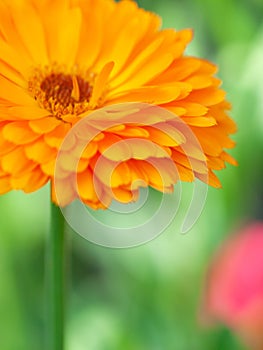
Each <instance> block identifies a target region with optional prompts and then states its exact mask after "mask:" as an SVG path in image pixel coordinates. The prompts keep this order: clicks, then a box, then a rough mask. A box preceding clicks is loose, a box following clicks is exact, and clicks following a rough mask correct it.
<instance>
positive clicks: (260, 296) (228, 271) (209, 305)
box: [204, 222, 263, 350]
mask: <svg viewBox="0 0 263 350" xmlns="http://www.w3.org/2000/svg"><path fill="white" fill-rule="evenodd" d="M208 277H209V278H208V281H207V286H206V294H205V301H204V302H205V311H206V313H207V315H208V316H209V317H210V318H211V317H212V318H213V319H214V320H217V321H220V322H222V323H224V324H226V325H227V326H228V327H230V328H231V329H232V330H234V331H235V332H236V333H237V334H238V335H239V336H240V337H241V338H242V339H243V340H244V341H245V343H246V344H247V345H248V346H249V348H250V349H253V350H254V349H257V350H259V349H260V350H262V349H263V222H256V223H253V224H250V225H249V226H247V227H246V228H244V229H243V230H241V232H239V233H238V234H237V235H235V236H232V237H230V238H229V239H228V240H227V241H226V242H225V243H224V244H223V246H222V247H221V248H220V249H219V250H218V252H217V254H216V256H215V257H214V260H213V262H212V265H211V267H210V271H209V276H208Z"/></svg>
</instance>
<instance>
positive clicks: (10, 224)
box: [0, 0, 263, 350]
mask: <svg viewBox="0 0 263 350" xmlns="http://www.w3.org/2000/svg"><path fill="white" fill-rule="evenodd" d="M138 3H139V5H141V6H142V7H144V8H145V9H148V10H153V11H155V12H157V13H158V14H160V15H161V16H162V17H163V25H164V27H175V28H177V29H181V28H185V27H191V28H193V29H194V33H195V37H194V40H193V42H192V43H191V44H190V47H189V49H188V54H191V55H197V56H200V57H204V58H207V59H211V60H212V61H213V62H215V63H216V64H218V65H219V67H220V70H219V73H218V76H219V77H220V78H222V80H223V81H224V85H223V87H224V89H225V90H227V92H228V100H230V101H231V102H232V104H233V111H232V117H233V118H234V119H235V120H236V122H237V124H238V128H239V132H238V134H237V135H235V136H234V139H235V140H236V141H237V147H236V149H235V150H234V151H233V152H232V155H234V156H235V157H236V158H237V159H238V162H239V167H236V168H235V167H231V166H229V167H227V169H226V170H224V171H223V172H222V173H220V174H219V177H220V179H221V181H222V183H223V190H215V189H212V188H211V189H209V194H208V199H207V202H206V206H205V209H204V211H203V213H202V216H201V217H200V219H199V220H198V222H197V224H196V225H195V226H194V228H193V229H192V230H191V231H190V232H189V233H188V234H186V235H181V234H180V233H178V232H179V229H178V228H179V225H180V222H179V221H180V220H178V217H179V218H180V212H179V215H178V217H177V219H176V220H174V222H173V223H172V224H171V225H170V227H169V228H168V229H167V230H166V231H165V232H164V233H163V234H162V235H161V236H159V237H158V238H156V239H155V240H154V241H152V242H150V243H148V244H146V245H144V246H141V247H138V248H132V249H124V250H117V249H107V248H102V247H99V246H95V245H93V244H92V243H89V242H88V241H86V240H84V239H83V238H81V237H80V236H79V235H77V234H74V233H73V232H69V233H68V247H69V249H68V250H69V251H70V253H69V262H68V264H69V266H70V265H71V267H69V283H68V295H67V307H68V310H67V313H68V315H67V316H68V317H67V350H86V349H89V350H122V349H126V350H145V349H151V350H222V349H224V350H242V349H244V348H243V347H242V345H241V344H240V343H239V341H238V339H236V338H235V336H234V335H232V334H231V332H230V331H228V330H227V329H226V328H224V327H223V326H217V327H214V328H212V327H210V328H207V327H204V325H203V324H202V323H203V322H202V321H201V320H200V319H201V317H200V304H201V299H202V288H203V285H204V281H205V276H206V269H207V266H208V263H209V260H210V259H211V257H212V255H213V252H214V250H215V249H216V247H217V246H218V245H219V244H220V242H222V241H223V239H224V237H225V236H226V235H227V234H229V232H231V231H233V230H235V228H237V227H238V226H239V225H240V224H241V223H243V222H246V221H248V220H251V219H253V218H260V217H261V216H262V211H261V209H262V204H263V203H262V202H263V200H262V198H263V186H262V174H263V161H262V150H263V137H262V135H263V115H262V114H263V103H262V96H261V94H262V91H263V69H262V62H263V50H262V48H263V22H262V13H263V2H262V1H261V0H250V1H248V0H246V1H244V0H243V1H242V0H184V1H182V0H181V1H180V0H162V1H157V0H141V1H138ZM188 186H189V185H184V187H183V190H184V191H185V193H188V192H189V193H190V191H189V188H188ZM186 202H187V201H186ZM186 205H187V203H185V204H184V202H183V203H182V208H181V207H180V211H182V212H183V211H184V206H186ZM0 209H1V212H0V217H1V226H0V231H1V232H0V285H1V287H0V349H2V350H24V349H25V350H31V349H32V350H35V349H38V350H41V349H44V335H45V318H46V306H45V263H44V259H45V246H46V238H47V230H48V219H49V193H48V188H44V189H42V190H40V191H38V192H37V193H34V194H31V195H24V194H23V193H18V192H12V193H9V194H7V195H5V196H1V198H0Z"/></svg>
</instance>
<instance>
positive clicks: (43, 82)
mask: <svg viewBox="0 0 263 350" xmlns="http://www.w3.org/2000/svg"><path fill="white" fill-rule="evenodd" d="M93 80H94V78H93V79H92V76H91V75H90V76H83V75H81V74H79V73H77V74H76V72H74V73H72V74H69V73H62V72H60V71H44V72H43V71H42V70H39V69H37V70H36V71H35V72H34V75H33V77H32V78H31V79H30V80H29V84H28V89H29V92H30V93H31V94H32V95H33V97H34V98H35V99H36V100H37V101H38V103H39V105H40V107H42V108H44V109H46V110H48V111H49V112H51V113H52V114H53V115H54V116H55V117H57V118H60V119H62V118H63V116H64V115H68V114H73V115H79V114H81V113H84V112H85V111H87V110H88V109H89V100H90V97H91V94H92V85H93V84H92V83H93Z"/></svg>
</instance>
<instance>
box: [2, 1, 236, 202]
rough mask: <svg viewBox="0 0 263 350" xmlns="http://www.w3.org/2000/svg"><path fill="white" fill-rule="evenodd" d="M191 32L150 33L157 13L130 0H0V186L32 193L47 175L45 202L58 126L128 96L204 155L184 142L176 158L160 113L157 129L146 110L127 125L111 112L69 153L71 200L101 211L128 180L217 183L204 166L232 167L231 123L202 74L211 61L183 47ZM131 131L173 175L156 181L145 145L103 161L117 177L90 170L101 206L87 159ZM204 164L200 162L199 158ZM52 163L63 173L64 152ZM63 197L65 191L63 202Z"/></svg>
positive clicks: (176, 141) (126, 192)
mask: <svg viewBox="0 0 263 350" xmlns="http://www.w3.org/2000/svg"><path fill="white" fill-rule="evenodd" d="M191 39H192V31H191V30H188V29H186V30H181V31H175V30H173V29H166V30H161V29H160V19H159V17H158V16H156V15H155V14H153V13H150V12H147V11H145V10H143V9H140V8H138V6H137V5H136V3H135V2H133V1H125V0H124V1H120V2H118V3H116V2H115V1H113V0H20V1H17V0H0V86H1V90H0V111H1V113H0V153H1V162H0V193H5V192H8V191H10V190H12V189H21V190H23V191H25V192H32V191H35V190H37V189H39V188H40V187H42V186H43V185H45V184H46V183H47V182H49V181H51V182H52V184H53V200H54V201H55V202H57V201H58V200H57V198H56V195H55V190H54V172H55V164H56V157H57V154H58V151H59V149H60V147H61V144H62V142H63V140H64V138H65V136H66V135H67V133H68V132H69V131H70V130H71V129H72V128H73V127H74V125H76V124H77V123H78V122H79V121H80V120H82V119H83V118H84V117H87V116H88V115H89V114H91V113H92V112H93V111H96V110H99V109H101V108H102V107H105V106H106V107H107V106H111V105H117V104H122V103H128V102H142V103H147V104H151V105H156V106H159V107H162V108H163V109H165V110H167V111H169V112H172V113H174V114H175V115H176V116H177V117H179V118H180V120H181V121H182V122H183V123H185V124H186V125H188V127H189V129H190V130H191V132H192V133H193V134H194V135H195V136H196V138H197V140H198V141H199V143H200V146H201V148H202V150H203V153H204V158H202V159H200V154H199V153H198V154H197V153H196V152H194V150H192V151H191V150H189V151H187V154H186V152H185V151H184V149H183V147H182V145H183V144H184V143H185V142H186V141H185V138H184V137H182V135H181V136H179V134H180V133H179V132H178V133H177V134H176V133H173V134H176V135H175V136H174V137H173V138H171V137H170V134H169V130H170V129H169V128H173V129H176V124H174V123H173V121H171V120H163V121H162V122H163V124H165V127H164V128H161V129H160V128H158V127H157V128H156V127H155V126H156V125H157V124H158V123H160V120H159V121H158V123H157V122H156V119H155V118H153V119H152V122H151V118H150V117H149V116H148V119H149V120H148V122H147V123H144V120H142V121H141V123H138V122H137V123H135V124H130V123H129V124H128V123H127V124H125V123H123V122H122V118H120V123H119V126H118V127H117V126H116V127H113V128H108V129H107V130H104V129H103V130H102V131H101V132H100V133H99V134H98V135H96V137H94V139H93V140H92V142H90V143H89V145H88V146H87V147H86V150H85V151H84V152H83V153H82V154H81V157H80V160H79V163H78V167H77V173H78V176H77V178H78V184H79V187H78V196H79V197H80V198H81V199H82V200H83V201H84V202H85V203H87V204H88V205H90V206H92V207H94V208H99V207H105V203H107V204H106V206H107V205H108V204H110V202H111V200H112V198H113V197H115V198H117V199H118V200H119V201H121V202H124V203H126V202H129V201H131V200H132V199H133V196H134V191H137V190H138V188H132V183H134V181H135V180H136V179H142V180H143V181H144V182H145V183H146V184H148V185H149V186H152V187H154V188H156V189H159V190H164V191H171V190H172V185H173V184H174V183H175V182H176V181H177V179H178V178H179V179H181V180H183V181H193V179H194V178H195V177H196V178H199V179H201V180H203V181H207V182H208V183H209V184H210V185H212V186H214V187H220V182H219V180H218V179H217V177H216V176H215V174H214V173H213V170H219V169H222V168H224V167H225V162H229V163H232V164H235V161H234V160H233V159H232V158H231V156H230V155H228V154H227V153H226V152H225V149H227V148H231V147H233V145H234V143H233V142H232V141H231V140H230V138H229V134H231V133H233V132H235V124H234V122H233V121H232V120H231V119H230V118H229V117H228V115H227V111H228V110H229V108H230V105H229V103H228V102H226V101H225V92H224V91H223V90H221V89H220V88H219V86H220V80H219V79H217V78H215V77H214V74H215V73H216V67H215V66H214V65H213V64H211V63H209V62H208V61H205V60H202V59H198V58H195V57H188V56H185V55H184V50H185V48H186V46H187V44H188V43H189V42H190V41H191ZM156 123H157V124H156ZM157 126H158V125H157ZM164 129H165V130H167V131H168V134H169V135H167V133H165V131H164ZM131 138H134V139H135V138H136V139H138V138H139V139H140V140H148V141H151V142H153V143H155V144H157V145H158V146H160V147H161V148H162V149H163V150H164V151H165V152H166V154H168V155H169V156H170V158H171V159H172V161H173V162H174V164H175V165H176V168H177V170H178V174H179V177H177V178H176V179H175V178H173V177H170V178H169V181H168V180H167V183H166V184H163V179H161V177H160V176H159V177H158V176H156V169H154V166H153V165H152V164H149V162H148V160H149V159H152V158H155V153H154V152H153V154H151V153H150V152H149V151H147V152H145V157H144V158H143V157H142V155H140V157H137V158H136V155H135V156H134V154H133V155H132V156H131V157H130V159H124V160H123V161H122V162H121V164H118V166H117V167H116V168H115V169H114V174H113V175H114V178H115V179H117V180H115V181H108V180H107V181H104V180H103V176H102V174H101V173H100V174H98V173H97V174H95V175H96V179H97V180H98V181H99V183H100V187H101V189H102V192H103V197H104V198H106V200H104V201H103V202H104V203H102V201H101V199H100V198H99V197H100V196H99V195H98V193H97V192H96V191H95V189H94V181H93V179H94V169H95V164H96V160H97V159H98V158H99V156H100V155H101V154H103V152H105V150H106V149H107V147H108V146H109V145H112V144H114V143H117V142H119V141H121V140H126V139H131ZM142 147H144V146H143V145H142ZM117 158H118V157H117ZM157 158H158V159H159V162H161V161H162V158H165V156H161V155H159V156H158V157H157ZM189 158H190V159H191V160H192V161H189ZM204 160H205V162H206V164H207V166H206V167H204V166H203V165H200V164H201V163H202V161H204ZM64 165H65V168H66V170H67V171H74V169H71V165H70V160H68V159H65V161H64ZM64 180H65V182H66V180H67V177H66V176H65V179H64ZM74 198H75V197H74V194H73V193H67V195H66V196H65V200H64V201H63V202H64V203H63V204H67V203H70V202H71V201H72V200H73V199H74Z"/></svg>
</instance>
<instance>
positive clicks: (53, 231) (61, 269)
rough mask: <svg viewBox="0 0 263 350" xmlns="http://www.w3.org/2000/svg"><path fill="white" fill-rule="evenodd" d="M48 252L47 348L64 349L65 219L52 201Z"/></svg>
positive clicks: (49, 349)
mask: <svg viewBox="0 0 263 350" xmlns="http://www.w3.org/2000/svg"><path fill="white" fill-rule="evenodd" d="M50 214H51V215H50V232H49V239H48V254H47V258H48V260H47V278H48V286H49V293H48V310H49V317H48V323H47V349H48V350H63V348H64V323H65V321H64V317H65V299H64V295H65V221H64V217H63V215H62V213H61V211H60V208H59V207H58V206H56V205H55V204H53V203H51V213H50Z"/></svg>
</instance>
